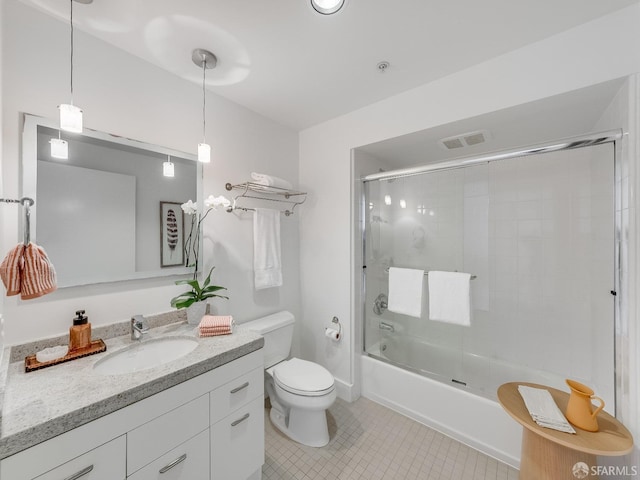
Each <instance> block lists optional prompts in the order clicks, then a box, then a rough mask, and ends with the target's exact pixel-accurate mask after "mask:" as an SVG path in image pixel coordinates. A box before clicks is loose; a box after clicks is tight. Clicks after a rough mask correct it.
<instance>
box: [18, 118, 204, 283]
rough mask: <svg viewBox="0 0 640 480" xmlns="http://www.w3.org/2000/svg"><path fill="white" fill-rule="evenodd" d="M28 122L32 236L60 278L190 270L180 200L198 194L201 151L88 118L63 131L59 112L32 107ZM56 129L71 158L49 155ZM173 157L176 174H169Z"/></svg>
mask: <svg viewBox="0 0 640 480" xmlns="http://www.w3.org/2000/svg"><path fill="white" fill-rule="evenodd" d="M23 127H24V128H23V136H22V180H23V182H22V183H23V189H22V195H23V196H26V197H31V198H33V199H34V200H35V205H34V207H33V208H32V213H31V222H30V223H31V241H33V242H36V243H37V244H38V245H40V246H42V247H43V248H44V249H45V250H46V252H47V255H48V256H49V258H50V259H51V262H52V263H53V265H54V267H55V269H56V273H57V276H58V287H71V286H79V285H90V284H95V283H104V282H118V281H123V280H135V279H144V278H153V277H162V276H169V275H181V274H186V273H191V271H192V268H187V267H186V266H185V265H186V263H185V262H186V260H187V259H186V258H185V257H186V256H185V242H186V241H187V240H186V239H187V236H188V233H189V230H190V227H191V217H190V216H185V215H184V214H183V212H182V209H181V208H180V204H182V203H184V202H186V201H187V200H190V199H191V200H193V201H196V200H197V199H198V198H200V192H201V188H202V167H201V166H200V165H199V164H198V162H197V161H196V157H195V155H190V154H187V153H184V152H178V151H175V150H171V149H168V148H165V147H161V146H158V145H150V144H147V143H143V142H139V141H136V140H131V139H127V138H123V137H118V136H114V135H110V134H107V133H103V132H97V131H94V130H89V129H87V128H85V129H84V131H83V133H82V134H71V133H67V132H62V133H61V134H60V133H59V130H58V128H57V122H56V121H53V120H48V119H44V118H41V117H36V116H32V115H24V125H23ZM59 135H60V137H59ZM52 138H55V139H58V138H62V139H63V140H66V141H67V143H68V158H67V159H56V158H53V156H52V154H51V144H50V140H51V139H52ZM167 160H170V161H171V163H173V166H174V167H173V168H174V176H173V177H167V176H165V175H164V172H163V163H164V162H166V161H167Z"/></svg>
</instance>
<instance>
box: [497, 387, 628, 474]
mask: <svg viewBox="0 0 640 480" xmlns="http://www.w3.org/2000/svg"><path fill="white" fill-rule="evenodd" d="M518 385H526V386H528V387H534V388H544V389H546V390H548V391H549V393H550V394H551V396H552V397H553V400H554V401H555V402H556V405H558V408H559V409H560V411H561V412H562V413H564V412H565V410H566V408H567V402H568V401H569V394H568V393H566V392H563V391H561V390H557V389H555V388H551V387H547V386H544V385H537V384H535V383H525V382H511V383H505V384H504V385H501V386H500V388H498V401H499V402H500V405H502V408H504V409H505V411H506V412H507V413H508V414H509V415H511V417H513V419H514V420H515V421H517V422H518V423H519V424H520V425H522V451H521V458H520V477H519V478H520V480H545V479H548V480H576V478H581V477H580V476H579V474H574V473H573V468H574V465H576V464H577V463H578V462H583V463H584V464H586V465H587V466H588V467H589V468H590V469H591V468H592V467H594V466H596V465H597V462H596V455H603V456H619V455H626V454H627V453H629V452H630V451H631V450H632V448H633V437H632V436H631V433H630V432H629V430H627V429H626V428H625V426H624V425H622V423H620V422H619V421H618V420H616V419H615V418H614V417H612V416H611V415H609V414H608V413H606V412H604V411H602V412H600V413H599V414H598V427H599V430H598V431H597V432H587V431H586V430H581V429H579V428H577V427H574V428H575V430H576V433H575V434H572V433H565V432H560V431H558V430H553V429H551V428H544V427H541V426H539V425H538V424H537V423H536V422H534V421H533V419H532V418H531V415H530V414H529V411H528V410H527V407H526V406H525V404H524V400H522V396H521V395H520V392H518ZM588 478H589V479H593V478H595V477H594V476H593V475H590V476H589V477H588Z"/></svg>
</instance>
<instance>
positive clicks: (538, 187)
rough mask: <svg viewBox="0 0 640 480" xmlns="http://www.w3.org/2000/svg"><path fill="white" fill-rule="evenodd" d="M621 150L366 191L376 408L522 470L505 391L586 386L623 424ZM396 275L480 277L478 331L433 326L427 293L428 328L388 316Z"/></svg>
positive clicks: (476, 167) (466, 166)
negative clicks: (617, 342) (618, 389)
mask: <svg viewBox="0 0 640 480" xmlns="http://www.w3.org/2000/svg"><path fill="white" fill-rule="evenodd" d="M619 138H620V134H619V133H618V132H612V133H607V134H602V135H594V136H589V137H582V138H579V139H575V140H574V141H568V142H566V143H564V144H563V143H558V142H556V143H554V144H553V146H552V147H549V148H544V147H542V148H541V147H536V148H534V149H531V150H521V151H518V152H517V153H516V152H507V153H505V154H499V155H494V156H490V157H482V158H477V159H465V160H464V161H461V162H456V161H452V162H447V163H444V164H435V165H426V166H423V167H416V168H412V169H405V170H397V171H391V172H384V173H376V174H372V175H368V176H366V177H365V178H364V180H363V185H362V187H363V188H362V190H363V199H362V212H361V215H362V216H361V219H362V222H361V223H362V225H363V226H364V229H363V230H364V231H363V232H362V233H363V235H362V244H363V245H362V246H363V250H362V251H363V257H362V258H363V264H362V265H361V267H362V271H363V276H362V287H363V288H362V312H363V315H362V317H363V318H362V325H363V342H364V351H363V356H362V357H361V368H362V394H363V395H364V396H366V397H368V398H371V399H373V400H376V401H378V402H380V403H382V404H385V405H388V406H390V407H392V408H394V409H396V410H398V411H400V412H402V413H405V414H407V415H408V416H410V417H412V418H415V419H417V420H419V421H421V422H423V423H425V424H427V425H430V426H432V427H434V428H436V429H438V430H440V431H442V432H443V433H446V434H448V435H450V436H452V437H454V438H456V439H459V440H461V441H462V442H464V443H466V444H468V445H470V446H473V447H475V448H478V449H479V450H481V451H484V452H485V453H487V454H489V455H491V456H493V457H495V458H498V459H500V460H502V461H505V462H506V463H509V464H511V465H513V466H518V464H519V456H520V434H521V430H520V428H519V426H518V425H517V424H515V422H513V421H512V420H511V419H510V418H509V417H508V415H507V414H506V413H505V412H504V411H503V410H502V408H501V407H500V406H499V404H498V403H497V401H496V392H497V389H498V387H499V386H500V385H501V384H503V383H506V382H532V383H538V384H544V385H549V386H552V387H555V388H558V389H563V390H566V387H565V383H564V380H565V379H566V378H573V379H576V380H578V381H580V382H582V383H586V384H589V385H591V386H592V387H593V388H594V390H596V392H598V395H599V396H601V397H602V398H604V400H605V402H606V404H607V408H606V410H608V411H609V413H612V414H614V412H615V410H614V409H615V378H614V358H615V355H614V334H615V331H614V325H615V321H614V314H615V313H614V312H615V307H616V305H615V302H616V298H615V296H614V295H612V292H614V293H615V290H616V288H617V286H618V285H619V271H618V270H619V269H618V267H617V264H618V262H616V261H614V259H615V258H616V255H618V249H617V248H616V235H615V232H616V229H617V228H618V225H616V216H615V205H616V204H615V197H614V195H615V193H616V192H615V181H614V179H615V168H616V162H615V141H616V140H617V139H619ZM578 147H580V148H578ZM356 159H357V157H356ZM389 267H405V268H413V269H420V270H424V271H425V272H426V273H428V271H430V270H441V271H459V272H467V273H470V274H472V275H473V280H471V282H470V295H471V325H470V326H462V325H456V324H451V323H443V322H438V321H433V320H431V319H429V314H428V311H429V309H428V305H429V291H428V288H427V286H426V284H427V282H424V284H425V286H424V287H423V292H422V293H423V294H422V299H423V300H422V301H423V308H422V314H421V315H420V317H419V318H416V317H412V316H408V315H404V314H401V313H397V312H391V311H389V310H388V309H387V306H388V299H387V296H388V294H389V273H388V272H389Z"/></svg>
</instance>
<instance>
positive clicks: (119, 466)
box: [0, 349, 264, 480]
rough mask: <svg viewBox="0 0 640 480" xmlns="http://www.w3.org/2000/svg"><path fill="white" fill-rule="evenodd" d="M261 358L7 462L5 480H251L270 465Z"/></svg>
mask: <svg viewBox="0 0 640 480" xmlns="http://www.w3.org/2000/svg"><path fill="white" fill-rule="evenodd" d="M263 385H264V366H263V353H262V350H261V349H260V350H257V351H254V352H252V353H250V354H248V355H245V356H243V357H240V358H238V359H236V360H233V361H231V362H229V363H226V364H224V365H222V366H220V367H218V368H215V369H213V370H210V371H208V372H206V373H203V374H202V375H198V376H197V377H194V378H192V379H190V380H187V381H185V382H182V383H180V384H178V385H175V386H173V387H170V388H168V389H166V390H163V391H161V392H159V393H157V394H155V395H152V396H150V397H147V398H144V399H142V400H140V401H138V402H136V403H134V404H132V405H129V406H127V407H125V408H122V409H120V410H117V411H115V412H113V413H110V414H108V415H105V416H103V417H100V418H98V419H96V420H94V421H92V422H89V423H87V424H85V425H82V426H80V427H77V428H74V429H72V430H70V431H68V432H65V433H63V434H61V435H58V436H57V437H54V438H52V439H50V440H47V441H45V442H42V443H40V444H38V445H35V446H33V447H31V448H28V449H26V450H23V451H21V452H19V453H17V454H15V455H12V456H10V457H7V458H5V459H3V460H2V461H0V480H125V479H129V480H155V479H158V480H244V479H248V478H250V479H251V480H254V479H259V478H261V473H260V472H261V468H262V464H263V463H264V395H263V394H264V387H263Z"/></svg>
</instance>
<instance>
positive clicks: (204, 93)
mask: <svg viewBox="0 0 640 480" xmlns="http://www.w3.org/2000/svg"><path fill="white" fill-rule="evenodd" d="M72 1H73V0H72ZM206 78H207V57H206V56H205V55H202V143H207V142H206V131H207V115H206V113H205V112H206V107H207V91H206V90H205V81H206Z"/></svg>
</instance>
